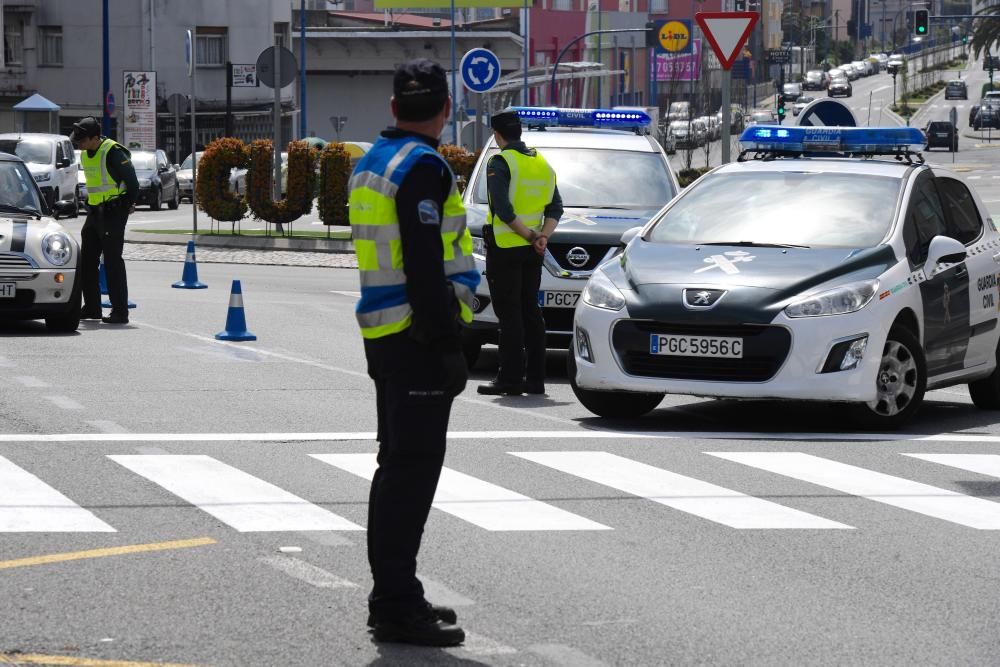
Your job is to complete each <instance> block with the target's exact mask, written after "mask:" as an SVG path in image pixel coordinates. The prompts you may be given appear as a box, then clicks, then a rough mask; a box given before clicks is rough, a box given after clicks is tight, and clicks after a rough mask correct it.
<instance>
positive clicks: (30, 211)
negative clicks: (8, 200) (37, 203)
mask: <svg viewBox="0 0 1000 667" xmlns="http://www.w3.org/2000/svg"><path fill="white" fill-rule="evenodd" d="M0 211H6V212H8V213H23V214H24V215H31V216H34V217H36V218H38V219H39V220H41V219H42V212H41V211H39V210H38V209H36V208H30V207H27V206H25V207H23V208H22V207H21V206H14V205H13V204H0Z"/></svg>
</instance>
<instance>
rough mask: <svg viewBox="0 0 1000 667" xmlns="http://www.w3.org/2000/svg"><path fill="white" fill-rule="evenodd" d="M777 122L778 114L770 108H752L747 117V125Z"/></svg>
mask: <svg viewBox="0 0 1000 667" xmlns="http://www.w3.org/2000/svg"><path fill="white" fill-rule="evenodd" d="M777 122H778V116H777V115H776V114H775V113H774V112H773V111H771V110H770V109H754V110H753V111H751V112H750V117H749V118H748V119H747V125H766V124H768V123H777Z"/></svg>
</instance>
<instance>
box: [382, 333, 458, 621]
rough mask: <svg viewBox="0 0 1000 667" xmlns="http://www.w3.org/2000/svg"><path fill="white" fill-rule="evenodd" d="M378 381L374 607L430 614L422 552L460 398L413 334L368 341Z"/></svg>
mask: <svg viewBox="0 0 1000 667" xmlns="http://www.w3.org/2000/svg"><path fill="white" fill-rule="evenodd" d="M365 356H366V357H367V359H368V375H369V376H371V378H372V379H373V380H374V381H375V396H376V404H377V410H378V441H379V449H378V468H377V469H376V471H375V475H374V477H373V478H372V485H371V491H370V493H369V498H368V563H369V565H370V566H371V570H372V577H373V579H374V580H375V585H374V588H373V589H372V593H371V595H370V596H369V598H368V600H369V609H370V610H371V612H372V613H374V614H377V615H379V616H380V617H381V618H393V617H398V616H402V615H405V614H407V613H408V612H411V611H414V610H417V609H425V608H426V604H427V602H426V600H425V598H424V589H423V586H422V585H421V584H420V581H419V580H418V579H417V552H418V551H419V550H420V539H421V537H422V536H423V532H424V524H425V523H426V521H427V515H428V514H429V513H430V509H431V502H432V501H433V500H434V492H435V491H436V490H437V484H438V478H439V477H440V476H441V466H442V465H444V455H445V440H446V437H447V432H448V417H449V415H450V413H451V404H452V400H453V399H452V397H451V396H450V395H449V394H448V392H446V391H445V390H444V386H445V373H444V365H443V363H442V360H441V354H440V353H439V352H437V351H436V350H434V349H433V348H431V347H430V346H428V345H425V344H422V343H418V342H417V341H415V340H413V339H412V338H411V337H410V336H409V332H407V331H403V332H402V333H398V334H392V335H389V336H384V337H382V338H376V339H366V340H365Z"/></svg>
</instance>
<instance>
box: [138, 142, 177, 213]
mask: <svg viewBox="0 0 1000 667" xmlns="http://www.w3.org/2000/svg"><path fill="white" fill-rule="evenodd" d="M132 166H133V167H135V175H136V178H138V179H139V198H138V200H137V201H136V203H137V204H148V205H149V208H150V209H152V210H154V211H159V210H160V208H161V207H162V206H163V202H166V203H167V206H169V207H170V208H171V209H176V208H177V207H178V206H179V205H180V203H181V189H180V186H179V185H178V183H177V171H176V170H175V169H174V167H173V165H171V164H170V161H169V160H167V154H166V153H165V152H163V151H162V150H159V149H157V150H155V151H132Z"/></svg>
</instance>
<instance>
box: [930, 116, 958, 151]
mask: <svg viewBox="0 0 1000 667" xmlns="http://www.w3.org/2000/svg"><path fill="white" fill-rule="evenodd" d="M924 134H926V135H927V148H926V150H930V149H932V148H947V149H948V150H951V151H954V152H956V153H957V152H958V132H956V131H955V126H954V125H952V124H951V123H950V122H948V121H946V120H935V121H931V122H930V123H928V124H927V127H925V128H924Z"/></svg>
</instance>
